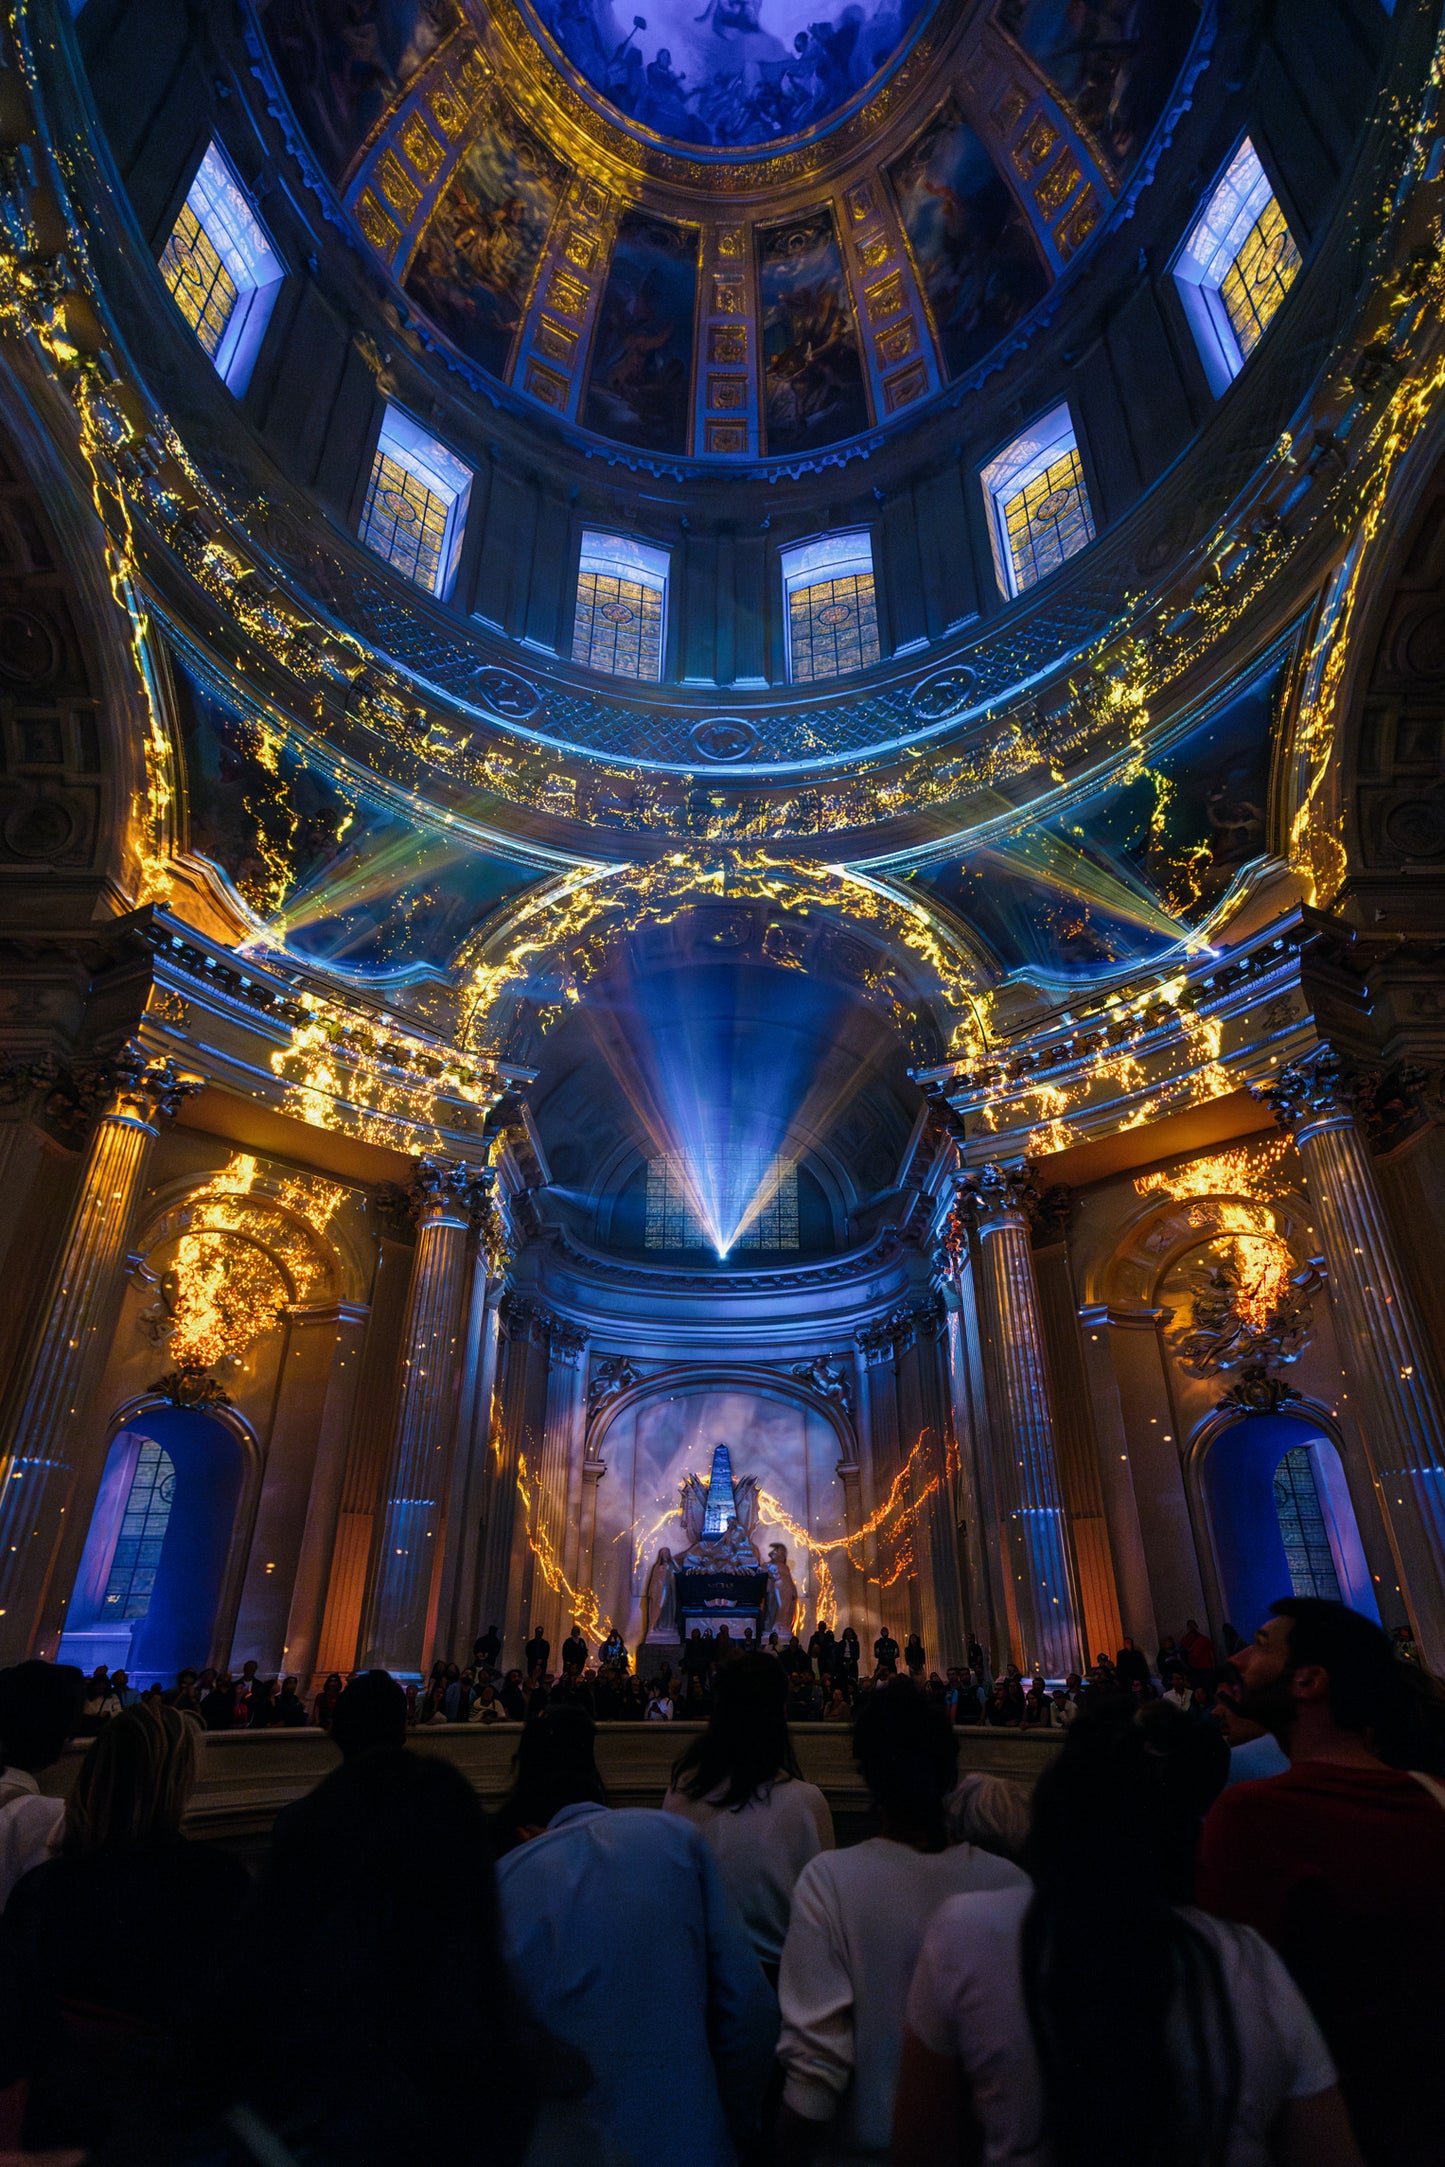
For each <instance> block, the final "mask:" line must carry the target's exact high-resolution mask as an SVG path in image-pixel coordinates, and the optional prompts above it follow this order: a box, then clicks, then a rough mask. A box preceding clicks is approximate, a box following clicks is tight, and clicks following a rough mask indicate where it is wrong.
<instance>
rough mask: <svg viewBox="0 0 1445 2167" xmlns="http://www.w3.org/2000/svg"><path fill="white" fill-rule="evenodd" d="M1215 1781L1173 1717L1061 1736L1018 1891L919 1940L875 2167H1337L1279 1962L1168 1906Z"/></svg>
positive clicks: (1329, 2098) (1208, 1739)
mask: <svg viewBox="0 0 1445 2167" xmlns="http://www.w3.org/2000/svg"><path fill="white" fill-rule="evenodd" d="M1223 1773H1224V1749H1223V1742H1222V1740H1221V1739H1220V1738H1219V1736H1218V1734H1217V1733H1214V1732H1211V1730H1210V1729H1209V1726H1208V1725H1205V1724H1198V1723H1192V1722H1191V1721H1190V1720H1189V1718H1188V1716H1186V1715H1183V1714H1181V1712H1180V1711H1179V1710H1178V1709H1177V1708H1169V1707H1165V1706H1161V1705H1159V1704H1158V1703H1151V1704H1148V1705H1146V1707H1145V1708H1144V1710H1143V1711H1142V1713H1141V1712H1138V1711H1136V1710H1135V1709H1134V1708H1133V1707H1131V1706H1130V1704H1129V1702H1128V1701H1127V1700H1119V1699H1115V1700H1113V1701H1112V1702H1106V1703H1104V1704H1103V1705H1101V1706H1098V1707H1096V1708H1091V1709H1089V1710H1087V1711H1086V1712H1085V1713H1084V1714H1083V1715H1081V1716H1080V1718H1079V1720H1078V1722H1077V1723H1075V1724H1073V1725H1072V1726H1071V1727H1070V1729H1069V1730H1068V1732H1067V1733H1066V1734H1065V1739H1064V1745H1063V1749H1062V1751H1061V1752H1060V1753H1059V1755H1058V1757H1057V1759H1056V1760H1055V1761H1054V1762H1053V1764H1052V1765H1051V1766H1050V1767H1049V1768H1047V1769H1046V1770H1045V1771H1044V1773H1043V1775H1042V1776H1041V1777H1040V1778H1039V1782H1038V1787H1037V1789H1036V1791H1035V1794H1034V1809H1033V1825H1032V1829H1031V1833H1030V1837H1029V1845H1028V1852H1027V1858H1028V1864H1029V1868H1030V1870H1031V1872H1032V1874H1033V1877H1034V1886H1033V1888H1032V1889H1030V1888H1029V1886H1028V1884H1027V1883H1026V1882H1025V1883H1022V1884H1021V1885H1020V1886H1017V1887H1014V1888H1010V1889H1004V1890H1001V1891H999V1892H997V1893H995V1894H991V1895H983V1896H960V1897H956V1898H955V1899H954V1900H953V1902H951V1903H948V1904H945V1905H944V1906H943V1908H942V1910H941V1911H940V1912H939V1913H938V1915H937V1917H936V1918H935V1919H934V1921H933V1923H932V1925H931V1926H930V1928H929V1930H928V1935H927V1938H926V1940H925V1941H924V1944H923V1952H922V1955H921V1956H920V1958H919V1961H918V1968H917V1971H916V1972H915V1974H914V1978H913V1984H912V1988H911V1990H910V1992H909V1995H908V2029H907V2038H906V2040H905V2043H904V2049H903V2070H902V2075H901V2077H900V2080H899V2086H898V2105H897V2113H896V2117H895V2121H894V2138H893V2160H894V2163H895V2167H941V2163H942V2162H945V2161H948V2162H957V2161H962V2160H965V2159H967V2160H972V2161H991V2160H997V2161H1003V2160H1007V2161H1009V2162H1010V2163H1011V2167H1206V2163H1208V2167H1264V2163H1265V2162H1268V2161H1274V2162H1278V2163H1280V2167H1359V2154H1358V2152H1357V2151H1356V2149H1355V2145H1354V2142H1353V2139H1352V2138H1351V2135H1350V2130H1349V2123H1348V2120H1347V2118H1346V2115H1345V2110H1344V2107H1343V2104H1342V2102H1341V2099H1340V2094H1339V2090H1338V2088H1337V2086H1336V2082H1335V2071H1334V2065H1333V2063H1332V2062H1331V2060H1330V2057H1329V2053H1328V2051H1327V2049H1326V2047H1325V2043H1324V2041H1323V2039H1322V2038H1321V2037H1320V2033H1319V2028H1318V2026H1317V2025H1316V2024H1315V2022H1314V2019H1313V2018H1312V2017H1311V2015H1310V2013H1309V2010H1308V2009H1307V2007H1306V2006H1305V2003H1304V2000H1303V1998H1302V1997H1301V1995H1300V1993H1299V1991H1298V1989H1297V1988H1296V1987H1295V1986H1294V1985H1293V1983H1292V1981H1291V1980H1290V1977H1289V1974H1288V1973H1287V1972H1286V1970H1285V1968H1284V1966H1283V1964H1282V1963H1281V1962H1280V1961H1279V1959H1278V1958H1277V1957H1276V1956H1275V1955H1274V1953H1273V1951H1272V1950H1270V1949H1269V1948H1267V1947H1266V1945H1265V1944H1264V1942H1263V1941H1261V1939H1260V1938H1259V1936H1258V1935H1257V1934H1254V1933H1251V1932H1249V1931H1248V1929H1245V1928H1241V1927H1237V1926H1227V1925H1225V1924H1224V1923H1223V1922H1222V1921H1220V1920H1218V1919H1212V1918H1208V1917H1206V1916H1205V1914H1204V1913H1203V1912H1200V1911H1195V1910H1193V1909H1191V1908H1189V1906H1188V1897H1189V1892H1190V1881H1191V1877H1192V1873H1193V1867H1194V1858H1195V1851H1196V1847H1197V1843H1198V1834H1199V1824H1200V1819H1201V1816H1202V1814H1203V1812H1204V1810H1205V1808H1206V1806H1207V1805H1208V1803H1209V1800H1210V1799H1211V1797H1212V1796H1213V1795H1214V1793H1215V1792H1216V1791H1217V1790H1218V1788H1219V1784H1220V1781H1221V1778H1222V1776H1223ZM1123 2041H1127V2042H1128V2045H1127V2050H1126V2053H1125V2054H1124V2056H1123V2057H1122V2059H1121V2051H1120V2049H1121V2042H1123Z"/></svg>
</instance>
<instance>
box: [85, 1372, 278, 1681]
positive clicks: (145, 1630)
mask: <svg viewBox="0 0 1445 2167" xmlns="http://www.w3.org/2000/svg"><path fill="white" fill-rule="evenodd" d="M245 1473H246V1454H245V1450H244V1447H243V1445H242V1442H241V1438H240V1435H239V1434H238V1429H237V1426H236V1424H235V1423H234V1422H232V1421H228V1420H227V1419H226V1417H225V1416H224V1415H222V1414H220V1413H218V1412H216V1411H215V1410H213V1409H207V1408H192V1407H171V1406H155V1407H150V1408H146V1409H145V1410H144V1411H139V1412H136V1413H135V1414H133V1415H132V1416H131V1417H130V1418H129V1419H128V1421H127V1423H126V1426H125V1427H124V1428H123V1429H121V1430H119V1431H118V1432H117V1434H116V1435H115V1436H114V1437H113V1438H112V1440H111V1443H110V1448H109V1450H108V1452H107V1454H106V1462H105V1473H104V1475H103V1476H102V1478H101V1484H100V1491H99V1494H98V1496H97V1498H96V1501H95V1510H94V1511H93V1512H92V1514H91V1519H90V1529H89V1532H88V1534H87V1536H86V1541H85V1550H84V1553H83V1555H82V1557H81V1562H80V1571H79V1573H78V1574H77V1575H76V1581H75V1590H74V1593H73V1595H72V1597H71V1604H70V1614H69V1620H68V1623H67V1626H66V1630H65V1632H64V1634H63V1635H62V1637H61V1643H60V1659H61V1661H62V1662H65V1663H79V1664H80V1666H81V1668H82V1669H83V1670H85V1671H87V1672H88V1671H91V1670H93V1669H94V1668H95V1666H96V1664H97V1663H105V1664H107V1665H108V1666H109V1667H110V1668H111V1669H116V1668H120V1669H123V1670H126V1671H127V1672H129V1673H130V1674H131V1676H132V1677H138V1676H144V1677H146V1678H150V1677H152V1676H155V1677H173V1676H174V1674H175V1673H176V1672H177V1671H178V1670H180V1669H182V1668H183V1667H185V1666H187V1665H190V1666H192V1667H193V1668H197V1669H199V1668H200V1667H201V1665H203V1664H205V1663H206V1662H208V1661H209V1660H210V1657H211V1653H212V1646H213V1643H214V1641H215V1637H216V1626H217V1622H218V1619H219V1616H220V1611H221V1605H222V1597H223V1594H224V1590H225V1584H226V1579H227V1565H228V1562H229V1558H230V1552H231V1544H232V1536H233V1532H234V1529H235V1524H236V1516H237V1508H238V1506H239V1504H240V1501H241V1492H242V1487H243V1484H244V1480H245Z"/></svg>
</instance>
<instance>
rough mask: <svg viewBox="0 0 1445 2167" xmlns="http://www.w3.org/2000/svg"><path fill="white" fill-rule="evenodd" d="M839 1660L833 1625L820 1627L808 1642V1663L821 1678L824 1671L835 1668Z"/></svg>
mask: <svg viewBox="0 0 1445 2167" xmlns="http://www.w3.org/2000/svg"><path fill="white" fill-rule="evenodd" d="M837 1660H838V1643H837V1641H836V1640H835V1639H834V1638H833V1628H832V1626H831V1625H820V1626H819V1627H818V1629H817V1631H816V1632H815V1633H814V1635H813V1637H812V1639H811V1640H810V1641H809V1642H808V1661H809V1662H810V1663H811V1664H812V1665H813V1666H814V1668H815V1669H816V1671H817V1673H818V1676H819V1677H820V1678H821V1677H822V1675H823V1673H824V1671H825V1670H827V1671H831V1670H833V1669H834V1668H835V1666H836V1664H837Z"/></svg>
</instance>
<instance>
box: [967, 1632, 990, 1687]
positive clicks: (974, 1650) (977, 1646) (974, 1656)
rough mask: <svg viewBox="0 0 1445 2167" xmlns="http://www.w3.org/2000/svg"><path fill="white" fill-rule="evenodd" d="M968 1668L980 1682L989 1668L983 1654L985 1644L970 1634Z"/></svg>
mask: <svg viewBox="0 0 1445 2167" xmlns="http://www.w3.org/2000/svg"><path fill="white" fill-rule="evenodd" d="M968 1667H969V1669H970V1670H971V1671H972V1672H973V1673H974V1675H975V1676H976V1677H977V1678H978V1679H980V1680H982V1678H983V1674H984V1671H985V1670H986V1669H987V1667H988V1666H987V1659H986V1658H985V1656H984V1652H983V1644H982V1642H981V1641H980V1640H979V1639H978V1636H977V1635H976V1634H974V1633H970V1634H969V1636H968Z"/></svg>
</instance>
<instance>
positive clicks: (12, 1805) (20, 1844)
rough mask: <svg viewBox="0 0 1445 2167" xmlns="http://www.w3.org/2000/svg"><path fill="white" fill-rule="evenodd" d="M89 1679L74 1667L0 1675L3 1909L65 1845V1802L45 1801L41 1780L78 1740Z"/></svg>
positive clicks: (33, 1667) (37, 1666)
mask: <svg viewBox="0 0 1445 2167" xmlns="http://www.w3.org/2000/svg"><path fill="white" fill-rule="evenodd" d="M84 1691H85V1689H84V1681H83V1680H82V1678H81V1674H80V1672H79V1671H78V1670H77V1669H76V1668H75V1666H74V1664H73V1663H40V1662H30V1663H16V1664H15V1665H14V1667H13V1668H12V1669H10V1670H5V1671H0V1757H3V1761H4V1768H3V1772H0V1911H3V1910H4V1908H5V1906H6V1904H7V1903H8V1902H9V1901H10V1892H11V1890H12V1889H13V1888H14V1887H15V1884H16V1882H17V1881H19V1880H20V1879H21V1877H22V1875H24V1874H28V1873H29V1871H30V1869H31V1867H32V1866H41V1865H43V1864H44V1862H45V1861H46V1859H48V1858H49V1857H50V1856H51V1854H52V1852H53V1849H54V1847H55V1845H56V1844H57V1843H58V1842H59V1841H60V1830H61V1823H62V1821H63V1820H64V1818H65V1801H64V1799H63V1798H42V1797H41V1795H40V1786H39V1784H38V1783H37V1782H36V1780H35V1779H36V1777H37V1776H38V1775H40V1774H42V1773H43V1772H44V1770H45V1769H47V1768H49V1767H51V1766H52V1764H53V1763H54V1762H56V1761H58V1760H59V1759H60V1756H61V1754H62V1753H63V1752H64V1751H65V1746H66V1741H67V1740H68V1739H70V1738H72V1737H74V1736H75V1734H76V1731H77V1730H78V1728H79V1724H80V1711H81V1707H82V1705H83V1701H84Z"/></svg>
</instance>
